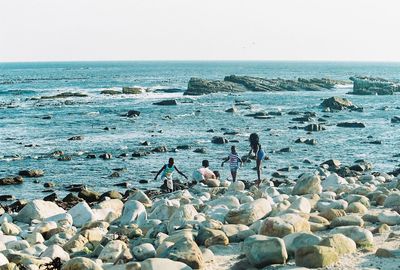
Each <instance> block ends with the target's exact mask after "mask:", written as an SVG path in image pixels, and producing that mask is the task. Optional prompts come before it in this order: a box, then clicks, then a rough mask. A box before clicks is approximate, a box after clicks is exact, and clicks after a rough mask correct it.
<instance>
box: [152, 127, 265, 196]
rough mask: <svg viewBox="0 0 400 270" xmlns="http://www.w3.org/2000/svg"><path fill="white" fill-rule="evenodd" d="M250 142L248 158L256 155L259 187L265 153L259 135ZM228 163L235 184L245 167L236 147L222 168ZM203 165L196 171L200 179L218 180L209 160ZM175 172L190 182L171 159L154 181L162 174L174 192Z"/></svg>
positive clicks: (254, 134) (254, 136)
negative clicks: (242, 167) (239, 171)
mask: <svg viewBox="0 0 400 270" xmlns="http://www.w3.org/2000/svg"><path fill="white" fill-rule="evenodd" d="M249 142H250V152H249V154H248V156H250V155H251V154H252V153H254V155H255V159H256V169H257V181H256V185H257V186H259V185H260V183H261V163H262V160H264V159H265V152H264V150H263V149H262V148H261V144H260V142H259V136H258V134H256V133H252V134H250V137H249ZM228 161H229V168H230V171H231V175H232V181H233V182H235V181H236V178H237V171H238V170H239V168H240V167H241V166H242V165H243V160H242V159H241V158H240V157H239V155H238V153H237V151H236V147H235V146H234V145H232V146H231V153H230V154H229V155H228V157H226V158H225V159H224V161H223V162H222V163H221V167H223V166H224V163H226V162H228ZM202 165H203V167H202V168H200V169H199V170H197V171H196V173H197V175H200V177H201V178H202V179H203V180H204V179H212V178H217V177H216V175H215V173H214V172H212V171H211V170H210V169H209V168H208V165H209V162H208V160H203V162H202ZM174 171H176V172H177V173H179V174H180V175H182V176H183V177H184V178H185V179H186V180H188V177H187V176H186V175H185V174H184V173H182V172H181V171H180V170H178V168H177V167H176V166H175V164H174V159H173V158H170V159H169V160H168V163H167V164H165V165H163V166H162V167H161V169H160V170H159V171H158V172H157V174H156V176H155V177H154V180H157V177H158V176H159V175H160V174H161V179H162V180H163V181H164V182H165V183H166V185H167V189H168V191H169V192H172V191H173V190H174V184H173V181H172V174H173V173H174ZM194 178H196V175H194ZM195 180H197V179H195Z"/></svg>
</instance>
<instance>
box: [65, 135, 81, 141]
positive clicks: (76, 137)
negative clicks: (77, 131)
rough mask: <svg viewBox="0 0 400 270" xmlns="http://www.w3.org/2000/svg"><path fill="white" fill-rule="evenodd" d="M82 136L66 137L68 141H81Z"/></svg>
mask: <svg viewBox="0 0 400 270" xmlns="http://www.w3.org/2000/svg"><path fill="white" fill-rule="evenodd" d="M82 140H83V136H80V135H79V136H72V137H71V138H69V139H68V141H82Z"/></svg>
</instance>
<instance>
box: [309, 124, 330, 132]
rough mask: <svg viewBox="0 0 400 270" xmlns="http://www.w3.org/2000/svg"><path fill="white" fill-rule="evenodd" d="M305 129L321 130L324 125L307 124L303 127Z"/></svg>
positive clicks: (323, 128)
mask: <svg viewBox="0 0 400 270" xmlns="http://www.w3.org/2000/svg"><path fill="white" fill-rule="evenodd" d="M304 130H305V131H323V130H325V127H324V126H322V125H320V124H309V125H307V126H305V127H304Z"/></svg>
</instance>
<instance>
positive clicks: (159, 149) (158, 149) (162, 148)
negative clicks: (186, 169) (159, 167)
mask: <svg viewBox="0 0 400 270" xmlns="http://www.w3.org/2000/svg"><path fill="white" fill-rule="evenodd" d="M167 151H168V149H167V147H166V146H158V147H156V148H154V149H152V150H151V152H154V153H165V152H167Z"/></svg>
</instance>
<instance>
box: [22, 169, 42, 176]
mask: <svg viewBox="0 0 400 270" xmlns="http://www.w3.org/2000/svg"><path fill="white" fill-rule="evenodd" d="M18 174H19V175H20V176H25V177H42V176H43V175H44V171H42V170H22V171H19V173H18Z"/></svg>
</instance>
